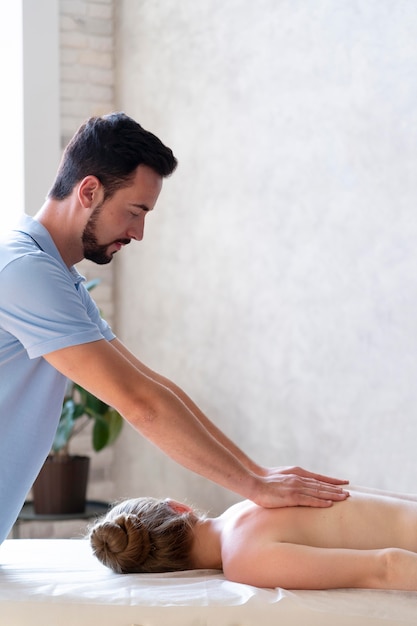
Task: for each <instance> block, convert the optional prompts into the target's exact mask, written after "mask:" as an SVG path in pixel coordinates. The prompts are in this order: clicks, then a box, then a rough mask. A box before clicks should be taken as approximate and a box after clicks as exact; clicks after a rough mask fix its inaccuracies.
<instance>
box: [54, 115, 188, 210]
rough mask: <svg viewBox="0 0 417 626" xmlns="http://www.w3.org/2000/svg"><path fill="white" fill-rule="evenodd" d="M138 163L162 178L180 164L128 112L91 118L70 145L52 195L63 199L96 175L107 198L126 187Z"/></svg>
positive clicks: (57, 198) (170, 152)
mask: <svg viewBox="0 0 417 626" xmlns="http://www.w3.org/2000/svg"><path fill="white" fill-rule="evenodd" d="M138 165H147V166H148V167H150V168H152V169H153V170H154V171H155V172H156V173H157V174H159V175H160V176H162V177H166V176H169V175H170V174H172V172H173V171H174V170H175V168H176V166H177V160H176V158H175V157H174V155H173V153H172V150H170V148H168V147H167V146H165V145H164V144H163V143H162V142H161V141H160V140H159V139H158V137H156V136H155V135H153V134H152V133H150V132H149V131H147V130H145V129H144V128H142V126H140V124H138V123H137V122H135V120H133V119H132V118H131V117H128V116H127V115H126V114H125V113H111V114H109V115H105V116H103V117H91V118H90V119H88V120H87V121H86V122H85V123H84V124H83V125H82V126H81V127H80V128H79V129H78V131H77V132H76V133H75V135H74V137H73V138H72V139H71V141H70V142H69V144H68V145H67V147H66V149H65V151H64V154H63V156H62V160H61V163H60V166H59V169H58V173H57V176H56V179H55V182H54V184H53V186H52V188H51V190H50V191H49V193H48V197H50V198H54V199H56V200H63V199H64V198H66V197H67V196H69V195H70V194H71V192H72V190H73V189H74V186H75V185H76V184H77V183H78V182H79V181H81V180H82V179H83V178H85V177H86V176H90V175H92V176H96V177H97V178H98V179H99V181H100V182H101V184H102V185H103V188H104V199H107V198H109V197H110V196H112V195H113V194H114V192H115V191H116V190H117V189H121V188H122V187H126V186H127V185H129V183H130V181H131V180H132V178H133V176H134V173H135V170H136V168H137V167H138Z"/></svg>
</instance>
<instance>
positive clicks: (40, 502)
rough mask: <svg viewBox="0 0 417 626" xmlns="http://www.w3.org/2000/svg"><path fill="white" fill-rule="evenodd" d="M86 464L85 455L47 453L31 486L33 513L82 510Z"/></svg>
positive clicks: (42, 513)
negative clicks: (51, 454)
mask: <svg viewBox="0 0 417 626" xmlns="http://www.w3.org/2000/svg"><path fill="white" fill-rule="evenodd" d="M89 465H90V459H89V457H87V456H68V457H65V456H48V458H47V459H46V461H45V463H44V465H43V467H42V469H41V471H40V472H39V475H38V477H37V479H36V480H35V482H34V484H33V487H32V493H33V506H34V510H35V513H36V514H37V515H61V514H70V513H84V511H85V502H86V494H87V482H88V471H89Z"/></svg>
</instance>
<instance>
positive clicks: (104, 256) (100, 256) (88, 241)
mask: <svg viewBox="0 0 417 626" xmlns="http://www.w3.org/2000/svg"><path fill="white" fill-rule="evenodd" d="M100 209H101V205H100V206H98V207H96V208H95V209H94V211H93V212H92V214H91V216H90V219H89V220H88V222H87V224H86V225H85V228H84V232H83V234H82V242H83V250H84V258H85V259H88V260H89V261H93V263H97V264H98V265H106V264H107V263H110V261H111V260H112V259H113V254H109V253H108V252H107V249H108V247H109V246H111V245H112V244H113V243H116V242H120V243H123V244H125V245H126V244H128V243H130V239H116V240H115V241H111V242H110V243H107V244H105V245H100V244H99V243H98V241H97V238H96V233H95V231H96V224H97V218H98V216H99V215H100Z"/></svg>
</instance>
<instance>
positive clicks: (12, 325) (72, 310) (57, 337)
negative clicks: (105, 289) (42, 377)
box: [0, 251, 114, 358]
mask: <svg viewBox="0 0 417 626" xmlns="http://www.w3.org/2000/svg"><path fill="white" fill-rule="evenodd" d="M0 294H1V295H0V324H1V326H2V327H3V329H4V330H5V331H6V332H9V333H10V334H11V335H13V336H14V337H16V339H18V341H20V342H21V344H22V345H23V347H24V348H25V350H26V352H27V354H28V356H29V358H36V357H39V356H43V355H45V354H48V353H49V352H53V351H55V350H59V349H61V348H65V347H68V346H72V345H77V344H81V343H88V342H90V341H98V340H100V339H108V340H110V339H112V338H114V335H113V333H112V332H111V330H110V328H109V326H108V324H107V323H106V322H105V321H104V320H102V319H101V317H100V314H99V311H98V309H97V306H96V305H95V303H94V301H93V300H92V298H91V297H90V295H89V293H88V292H87V290H86V289H85V287H84V286H83V285H77V284H74V278H73V276H72V275H71V272H70V271H69V270H68V269H67V268H65V267H63V266H62V264H60V263H59V262H58V261H56V260H55V259H54V258H52V257H51V256H49V255H47V254H45V253H43V252H42V251H40V252H34V253H32V254H27V255H25V256H21V257H19V258H17V259H15V260H13V261H12V262H11V263H9V265H7V267H5V268H4V269H3V270H2V272H1V280H0Z"/></svg>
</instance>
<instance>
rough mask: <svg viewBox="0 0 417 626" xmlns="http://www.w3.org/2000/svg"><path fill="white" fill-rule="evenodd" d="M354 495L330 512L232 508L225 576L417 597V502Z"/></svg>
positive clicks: (225, 528)
mask: <svg viewBox="0 0 417 626" xmlns="http://www.w3.org/2000/svg"><path fill="white" fill-rule="evenodd" d="M350 493H351V495H350V497H349V498H348V499H347V500H345V501H344V502H340V503H334V504H333V506H331V507H329V508H310V507H289V508H281V509H263V508H261V507H258V506H257V505H255V504H253V503H252V502H249V501H245V502H241V503H239V504H237V505H235V506H233V507H231V508H230V509H228V510H227V511H226V512H225V513H224V514H223V515H222V516H221V517H220V519H221V520H222V533H221V553H222V564H223V571H224V572H225V575H226V576H227V577H228V578H230V579H231V580H235V581H238V582H246V583H248V584H253V585H257V586H261V587H264V586H265V587H277V586H282V587H287V588H299V589H300V588H301V589H323V588H335V587H368V588H383V589H407V590H417V554H415V553H416V552H417V501H413V500H405V499H401V498H397V497H393V496H388V495H379V494H372V493H363V492H360V491H355V490H354V489H350ZM392 559H394V561H393V560H392Z"/></svg>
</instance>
